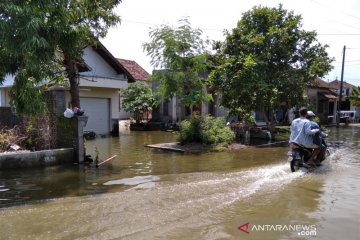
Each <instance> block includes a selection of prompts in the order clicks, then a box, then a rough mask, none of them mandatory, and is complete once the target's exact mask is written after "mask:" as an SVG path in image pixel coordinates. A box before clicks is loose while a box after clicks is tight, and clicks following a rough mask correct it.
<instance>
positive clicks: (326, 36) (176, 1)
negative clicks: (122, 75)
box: [101, 0, 360, 86]
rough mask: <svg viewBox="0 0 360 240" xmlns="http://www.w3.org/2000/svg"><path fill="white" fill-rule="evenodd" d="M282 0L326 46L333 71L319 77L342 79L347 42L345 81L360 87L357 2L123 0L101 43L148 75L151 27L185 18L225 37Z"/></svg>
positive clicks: (359, 4) (217, 36) (359, 13)
mask: <svg viewBox="0 0 360 240" xmlns="http://www.w3.org/2000/svg"><path fill="white" fill-rule="evenodd" d="M280 3H281V4H282V5H283V8H285V9H287V10H289V11H293V12H294V13H295V14H297V15H301V16H302V18H303V20H302V23H303V29H305V30H308V31H313V30H315V31H316V32H317V33H318V40H319V42H320V43H322V44H327V45H329V48H328V49H327V51H328V53H329V56H330V57H334V58H335V62H334V63H333V66H334V69H333V70H332V71H331V72H330V73H329V74H328V75H326V76H325V77H324V78H323V79H324V80H326V81H332V80H335V79H339V80H340V78H341V62H342V58H343V48H344V46H346V51H345V68H344V80H345V81H346V82H348V83H351V84H353V85H356V86H360V0H341V1H339V0H282V1H277V0H221V1H219V0H217V1H214V0H181V1H180V0H151V1H150V0H123V1H122V3H120V5H119V6H118V7H117V8H116V12H117V13H118V14H119V15H120V17H121V19H122V20H121V24H119V25H117V26H116V27H112V28H111V29H110V30H109V33H108V35H107V36H106V37H105V38H104V39H101V42H102V43H103V44H104V45H105V47H106V48H107V49H108V50H109V51H110V52H111V53H112V54H113V55H114V56H115V57H116V58H124V59H129V60H134V61H136V62H137V63H138V64H140V65H141V66H142V67H143V68H144V69H145V70H146V71H148V72H149V73H151V72H152V70H153V67H152V66H151V64H150V58H149V57H148V56H147V55H146V52H144V51H143V48H142V45H143V43H145V42H149V41H150V38H149V31H150V29H151V28H152V29H154V28H157V27H159V26H160V25H161V24H167V25H171V26H177V23H178V21H179V19H181V18H183V17H188V19H189V20H190V23H191V26H192V28H199V29H201V30H202V31H203V37H204V38H206V37H207V38H209V39H210V40H224V39H225V36H224V35H223V30H225V29H226V30H231V29H233V28H235V27H236V24H237V22H238V21H239V20H240V19H241V16H242V14H243V13H244V12H246V11H248V10H251V8H252V7H254V6H259V5H261V6H268V7H277V6H279V4H280Z"/></svg>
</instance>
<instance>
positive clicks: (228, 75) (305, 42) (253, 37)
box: [211, 5, 333, 124]
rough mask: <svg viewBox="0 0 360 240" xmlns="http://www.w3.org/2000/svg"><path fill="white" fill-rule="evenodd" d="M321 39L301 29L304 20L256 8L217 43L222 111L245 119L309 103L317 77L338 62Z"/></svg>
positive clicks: (276, 10)
mask: <svg viewBox="0 0 360 240" xmlns="http://www.w3.org/2000/svg"><path fill="white" fill-rule="evenodd" d="M326 48H327V46H326V45H322V44H320V43H319V42H318V41H317V36H316V33H315V32H313V31H305V30H302V29H301V16H300V15H294V13H293V12H288V11H286V10H285V9H283V8H282V6H281V5H280V6H279V7H278V8H268V7H261V6H259V7H254V8H253V9H252V10H250V11H248V12H245V13H244V14H243V16H242V18H241V20H240V21H239V22H238V24H237V27H236V28H234V29H233V30H232V32H231V33H229V32H228V33H227V36H226V40H225V41H224V42H217V43H216V44H215V49H216V50H217V53H216V55H215V56H214V57H213V59H214V61H213V62H214V64H215V65H216V66H215V68H214V70H213V72H212V74H211V79H212V84H213V85H214V87H215V88H217V89H218V90H219V91H220V92H221V95H222V105H223V106H225V107H227V108H228V109H229V110H230V113H232V114H234V115H238V116H240V117H243V118H244V116H245V115H246V114H247V115H248V116H249V113H251V112H252V111H254V110H258V111H262V112H263V113H264V116H265V117H267V114H265V111H268V112H269V113H270V114H269V116H270V119H267V123H268V124H270V122H271V121H272V119H271V118H272V117H273V116H274V114H273V111H274V108H275V107H276V106H280V104H281V103H284V102H285V103H286V104H287V107H289V106H292V105H295V103H296V102H297V101H298V100H300V99H302V98H303V94H304V90H305V87H306V86H308V85H309V84H311V83H313V81H314V78H315V76H322V75H324V74H325V73H327V72H328V71H329V70H330V69H331V62H332V61H333V59H331V58H329V56H328V54H327V52H326Z"/></svg>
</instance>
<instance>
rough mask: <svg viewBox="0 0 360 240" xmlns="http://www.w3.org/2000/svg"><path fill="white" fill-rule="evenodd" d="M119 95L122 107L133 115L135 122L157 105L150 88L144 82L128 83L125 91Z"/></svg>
mask: <svg viewBox="0 0 360 240" xmlns="http://www.w3.org/2000/svg"><path fill="white" fill-rule="evenodd" d="M121 95H122V97H123V102H122V107H123V108H124V110H125V111H127V112H132V113H134V115H135V118H136V119H137V120H140V119H141V117H142V115H143V114H144V113H147V112H151V111H152V110H153V109H154V107H156V106H157V105H158V102H157V100H156V98H155V96H154V94H153V93H152V90H151V88H150V87H149V86H148V85H147V84H146V83H144V82H140V81H138V82H135V83H130V84H129V87H128V88H127V89H123V90H121Z"/></svg>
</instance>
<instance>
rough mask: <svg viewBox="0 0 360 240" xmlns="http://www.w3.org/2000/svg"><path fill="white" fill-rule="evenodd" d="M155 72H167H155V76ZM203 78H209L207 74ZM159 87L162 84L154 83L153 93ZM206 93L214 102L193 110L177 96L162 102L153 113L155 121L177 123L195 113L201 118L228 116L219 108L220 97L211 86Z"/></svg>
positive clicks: (223, 109)
mask: <svg viewBox="0 0 360 240" xmlns="http://www.w3.org/2000/svg"><path fill="white" fill-rule="evenodd" d="M155 71H166V70H154V72H153V74H154V73H155ZM203 77H204V78H207V77H208V76H207V74H205V75H204V76H203ZM159 85H160V82H153V83H152V91H153V92H156V91H157V88H158V87H159ZM205 91H206V92H207V93H211V94H212V96H213V101H210V102H208V103H205V102H202V103H200V104H199V105H197V106H194V107H193V108H192V109H190V108H189V107H185V106H184V105H183V104H182V103H181V102H180V100H179V99H178V98H177V97H176V96H173V97H172V98H170V99H168V100H167V101H162V102H160V104H159V107H158V109H157V110H155V111H154V112H153V119H154V120H155V121H161V122H165V123H169V122H171V123H177V122H179V121H180V120H183V119H186V118H189V117H190V115H191V113H192V112H194V111H196V112H198V113H199V114H200V115H201V116H206V115H211V116H214V117H223V116H227V113H226V110H225V108H223V107H220V106H219V103H220V97H219V95H216V94H215V93H214V91H213V90H212V89H211V88H210V87H209V86H207V87H205Z"/></svg>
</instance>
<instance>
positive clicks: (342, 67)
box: [336, 46, 346, 128]
mask: <svg viewBox="0 0 360 240" xmlns="http://www.w3.org/2000/svg"><path fill="white" fill-rule="evenodd" d="M345 51H346V46H344V50H343V59H342V66H341V80H340V93H339V102H338V108H337V110H338V111H337V119H336V127H337V128H338V127H340V111H341V99H342V91H343V82H344V66H345Z"/></svg>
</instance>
